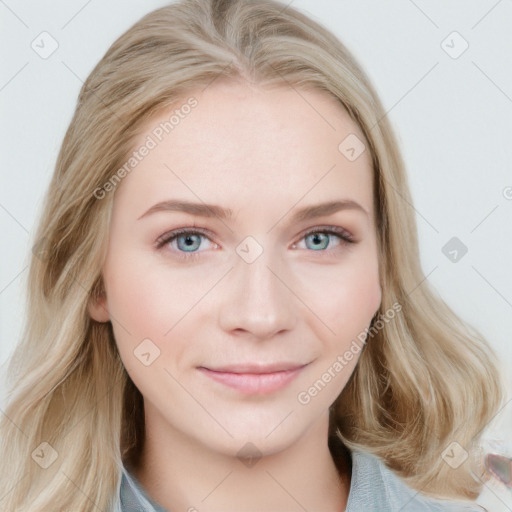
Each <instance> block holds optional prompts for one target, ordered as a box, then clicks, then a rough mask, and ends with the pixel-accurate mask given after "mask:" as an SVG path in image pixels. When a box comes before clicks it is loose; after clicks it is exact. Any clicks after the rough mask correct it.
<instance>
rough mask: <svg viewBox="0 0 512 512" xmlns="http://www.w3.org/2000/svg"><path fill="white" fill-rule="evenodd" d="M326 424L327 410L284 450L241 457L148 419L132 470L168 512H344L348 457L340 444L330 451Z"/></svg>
mask: <svg viewBox="0 0 512 512" xmlns="http://www.w3.org/2000/svg"><path fill="white" fill-rule="evenodd" d="M146 412H148V411H146ZM146 421H147V417H146ZM328 426H329V421H328V415H327V414H325V415H324V416H322V417H321V418H320V419H319V420H318V421H317V423H316V424H314V425H313V426H312V427H311V428H310V429H309V431H308V432H306V433H305V434H304V435H303V436H302V437H301V438H300V439H299V440H298V441H297V442H296V443H294V444H292V445H290V446H289V447H287V448H285V449H283V450H281V451H279V452H277V453H273V454H268V455H264V456H262V457H261V458H259V459H253V460H252V461H251V460H244V461H242V460H240V459H239V458H238V457H232V456H229V455H226V454H223V453H219V452H216V451H213V450H211V449H210V448H209V447H208V446H207V445H205V444H200V443H198V442H197V441H196V440H194V439H191V438H190V437H187V436H186V435H184V434H183V433H182V432H179V431H175V430H173V429H172V428H171V427H170V426H169V424H168V423H167V422H165V421H164V420H163V418H160V421H157V420H155V418H154V417H153V418H152V422H151V431H149V429H146V438H145V442H144V447H143V450H142V453H141V457H140V459H139V462H138V464H137V465H136V466H133V465H132V466H131V467H130V471H131V473H132V474H133V475H134V476H135V478H137V480H138V481H139V482H140V483H141V484H142V486H143V487H144V489H145V490H146V491H147V493H148V494H149V496H150V497H151V498H152V499H153V500H154V501H156V502H158V503H159V504H160V505H161V506H163V507H164V508H166V509H167V510H169V511H173V512H174V511H178V510H187V511H188V510H190V511H194V510H201V512H219V511H221V510H222V511H223V512H235V511H236V512H256V511H257V512H265V511H269V512H270V511H273V512H275V511H276V510H282V511H284V510H295V509H296V510H299V509H303V510H325V511H326V512H341V511H343V510H345V507H346V504H347V499H348V494H349V490H350V475H351V463H350V456H349V454H348V451H347V450H346V449H344V447H343V446H342V445H341V444H340V443H339V442H336V443H335V445H336V446H337V447H338V448H337V449H336V450H333V454H331V451H330V449H329V446H328ZM333 455H334V459H335V460H334V459H333Z"/></svg>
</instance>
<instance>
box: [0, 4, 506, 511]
mask: <svg viewBox="0 0 512 512" xmlns="http://www.w3.org/2000/svg"><path fill="white" fill-rule="evenodd" d="M165 4H167V2H164V1H157V0H146V1H144V2H142V1H138V2H137V1H134V0H129V1H127V0H122V1H121V0H109V1H102V2H100V1H99V0H89V1H87V0H73V1H69V0H68V1H64V0H54V1H51V2H50V1H48V0H46V1H39V2H34V1H28V0H18V1H15V0H0V23H1V32H0V33H1V36H0V38H1V41H0V58H1V66H0V72H1V75H0V106H1V110H0V111H1V123H0V130H1V132H0V145H1V154H0V159H1V160H0V162H1V165H0V176H1V187H0V236H1V244H2V245H1V247H2V257H1V267H0V365H3V364H4V363H5V361H6V360H7V358H8V356H9V354H10V353H11V352H12V350H13V348H14V346H15V344H16V342H17V340H18V339H19V336H20V332H21V327H22V322H23V318H24V303H23V293H24V286H25V279H26V276H27V273H28V266H27V265H28V256H29V254H30V250H31V247H32V244H33V243H34V230H35V227H36V222H37V219H38V216H39V214H40V208H41V202H42V197H43V194H44V192H45V190H46V187H47V185H48V183H49V180H50V177H51V174H52V172H53V167H54V165H55V161H56V157H57V153H58V150H59V147H60V144H61V142H62V139H63V136H64V133H65V130H66V128H67V126H68V124H69V122H70V120H71V116H72V113H73V110H74V107H75V103H76V99H77V95H78V92H79V89H80V87H81V85H82V82H83V81H84V80H85V79H86V77H87V76H88V74H89V73H90V72H91V71H92V68H93V66H94V65H95V64H96V63H97V62H98V61H99V59H100V58H101V57H102V56H103V54H104V53H105V52H106V50H107V49H108V47H109V46H110V45H111V44H112V42H113V41H114V40H115V39H116V38H117V37H118V36H119V35H121V34H122V33H123V32H124V31H125V30H127V29H128V28H129V27H130V26H131V25H132V24H133V23H134V22H136V21H137V20H138V19H139V18H140V17H141V16H142V15H144V14H146V13H147V12H149V11H151V10H153V9H154V8H157V7H161V6H163V5H165ZM291 5H292V6H293V7H295V8H298V9H300V10H302V11H304V12H306V13H307V14H309V15H310V16H311V17H313V18H314V19H316V21H319V22H320V23H322V24H323V25H325V26H326V27H327V28H329V29H331V30H332V31H333V32H334V33H335V34H336V35H337V36H338V37H339V38H340V39H341V41H342V42H343V43H345V44H346V46H347V47H348V48H349V49H350V50H351V51H352V52H353V53H354V55H355V57H356V58H357V59H358V60H359V62H360V63H361V64H362V66H363V68H364V69H365V70H366V71H367V73H368V74H369V76H370V78H371V79H372V81H373V82H374V84H375V86H376V89H377V91H378V93H379V94H380V97H381V99H382V101H383V104H384V106H385V108H386V110H387V111H388V116H389V118H390V120H391V122H392V124H393V126H394V128H395V130H396V133H397V135H398V138H399V142H400V145H401V149H402V152H403V155H404V158H405V161H406V165H407V169H408V174H409V180H410V186H411V191H412V195H413V199H414V210H415V216H416V219H417V224H418V230H419V237H420V252H421V261H422V266H423V270H424V273H425V275H427V276H428V280H429V281H430V282H431V283H432V284H433V285H434V286H435V287H436V288H437V290H438V291H439V293H440V294H441V295H442V296H443V298H444V299H445V300H446V301H447V302H448V303H449V304H450V305H451V306H452V307H453V308H454V309H455V311H456V312H457V313H458V314H459V315H460V316H461V317H462V318H463V319H464V320H466V321H468V322H470V323H472V325H474V326H475V327H476V328H478V329H479V330H480V331H481V332H482V333H483V334H484V335H485V336H486V337H487V338H488V340H489V341H490V343H491V344H492V346H493V347H494V349H495V350H496V351H497V353H498V355H499V357H500V360H501V362H502V364H503V368H504V369H505V370H506V371H507V378H508V382H509V386H510V387H512V378H511V373H512V372H510V369H511V368H512V314H511V313H512V270H511V262H512V227H511V226H512V172H511V167H512V166H511V162H512V140H511V134H512V72H511V71H512V64H511V63H512V58H511V56H512V38H511V36H510V30H511V26H512V24H511V23H512V3H511V2H510V1H507V0H505V1H504V0H499V1H495V0H492V1H468V0H461V1H443V2H441V1H437V2H432V1H430V2H427V1H420V0H416V1H412V0H393V1H389V0H388V1H377V0H374V1H368V0H357V1H356V0H347V1H341V0H340V1H335V0H315V1H313V0H295V1H292V2H291ZM43 31H46V32H48V33H49V34H51V36H52V37H53V38H54V39H55V40H56V41H57V43H58V48H57V50H56V51H55V52H54V53H53V54H52V55H51V56H49V57H48V58H46V59H43V58H41V57H40V56H39V55H38V54H37V53H36V52H35V51H34V50H33V49H32V48H31V44H32V42H33V41H34V40H35V41H36V43H37V41H39V40H40V39H38V37H39V35H40V34H41V32H43ZM454 31H456V32H458V33H459V34H460V36H461V37H459V36H457V35H453V34H452V33H453V32H454ZM462 38H463V39H462ZM443 41H444V43H443ZM464 41H465V42H467V44H468V45H469V46H468V48H467V50H466V51H464V52H463V53H462V54H461V55H460V56H458V57H457V58H453V57H454V56H457V54H458V53H459V52H460V51H461V50H462V49H463V47H464V45H465V44H466V43H465V42H464ZM47 47H48V46H47ZM445 50H447V51H448V52H451V54H452V55H451V56H450V55H449V53H447V51H445ZM403 207H404V208H413V206H411V205H408V204H406V203H405V202H404V204H403ZM454 236H456V237H457V238H459V239H460V240H461V241H462V242H463V243H464V244H465V245H466V246H467V248H468V252H467V254H465V255H464V256H463V258H461V259H460V260H459V261H458V262H456V263H454V262H452V261H450V260H449V259H448V258H447V257H446V256H445V255H444V254H443V253H442V251H441V249H442V247H443V246H444V245H445V244H446V243H447V242H448V240H450V239H451V238H452V237H454ZM3 369H4V370H5V365H4V368H3ZM509 393H510V391H509ZM468 405H469V404H468ZM510 418H512V402H508V404H507V405H506V406H505V407H504V409H503V410H502V412H501V413H500V415H499V417H498V418H497V421H496V425H495V426H493V429H491V431H490V433H488V436H490V437H496V438H502V439H504V440H505V441H506V442H508V443H509V444H510V442H511V441H512V439H510V437H511V436H510V433H511V431H512V430H511V425H512V423H511V422H510ZM482 499H484V500H487V501H485V503H486V504H487V505H488V507H489V508H490V510H492V511H498V510H512V494H508V493H507V492H506V491H505V490H504V488H500V487H498V486H494V487H489V488H487V489H486V491H485V492H484V495H483V498H482Z"/></svg>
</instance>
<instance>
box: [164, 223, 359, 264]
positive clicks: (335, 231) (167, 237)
mask: <svg viewBox="0 0 512 512" xmlns="http://www.w3.org/2000/svg"><path fill="white" fill-rule="evenodd" d="M316 233H323V234H328V235H334V236H336V237H338V238H339V240H340V242H341V245H348V244H353V243H356V242H355V240H354V238H353V237H352V235H350V233H348V232H347V231H346V230H345V229H343V228H340V227H337V226H319V227H315V228H313V229H310V230H309V231H307V232H306V233H304V234H303V235H302V237H301V238H300V239H299V241H300V240H302V239H304V238H306V237H307V236H309V235H312V234H316ZM208 234H209V233H208V231H206V230H204V229H202V228H196V227H194V228H181V229H175V230H173V231H169V232H168V233H165V234H163V235H162V236H160V237H159V238H158V239H157V240H156V242H155V246H156V248H157V250H163V248H164V246H165V245H167V244H169V243H171V242H173V241H174V240H175V239H176V238H178V237H179V236H180V235H202V236H204V237H206V238H208V239H209V240H210V238H209V236H208ZM210 241H211V240H210ZM294 245H295V244H294ZM338 247H339V246H338ZM335 250H336V248H335V249H326V250H320V251H312V250H311V251H309V252H321V253H330V252H332V251H335ZM201 252H202V251H195V252H189V253H186V252H183V251H177V253H176V254H177V257H178V258H179V259H181V260H188V261H195V260H196V259H197V258H199V257H200V254H201Z"/></svg>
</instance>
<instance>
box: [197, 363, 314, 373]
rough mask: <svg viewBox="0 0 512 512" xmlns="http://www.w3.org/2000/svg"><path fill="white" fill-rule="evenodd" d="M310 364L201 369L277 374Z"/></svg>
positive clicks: (242, 365) (253, 364)
mask: <svg viewBox="0 0 512 512" xmlns="http://www.w3.org/2000/svg"><path fill="white" fill-rule="evenodd" d="M306 364H308V363H305V364H304V363H288V362H283V363H279V362H278V363H247V364H245V363H241V364H228V365H222V366H215V367H207V366H201V367H200V368H205V369H207V370H210V371H213V372H222V373H255V374H261V373H275V372H284V371H289V370H297V369H298V368H302V367H303V366H306Z"/></svg>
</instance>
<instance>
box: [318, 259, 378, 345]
mask: <svg viewBox="0 0 512 512" xmlns="http://www.w3.org/2000/svg"><path fill="white" fill-rule="evenodd" d="M316 277H317V281H316V288H315V289H316V290H317V291H316V293H312V294H311V295H310V297H311V298H312V300H311V304H312V309H313V311H315V312H317V314H318V317H320V318H321V319H322V320H323V321H324V322H325V324H326V325H327V326H329V327H330V329H331V330H332V331H334V333H335V337H336V339H337V340H338V342H340V341H341V340H347V339H348V338H350V339H351V337H353V336H355V335H357V334H358V333H359V332H360V331H361V330H363V329H364V328H366V327H367V326H368V325H369V323H370V321H371V319H372V317H373V316H374V314H375V313H376V311H377V310H378V308H379V306H380V303H381V299H382V291H381V287H380V281H379V270H378V264H377V258H376V257H375V256H373V254H369V255H367V256H365V255H359V254H358V255H357V256H356V255H355V254H354V258H353V260H352V261H350V262H347V264H346V265H340V266H339V267H338V268H336V270H333V268H331V269H330V270H329V271H328V272H326V273H325V274H324V275H317V276H316ZM331 334H332V332H331Z"/></svg>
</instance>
